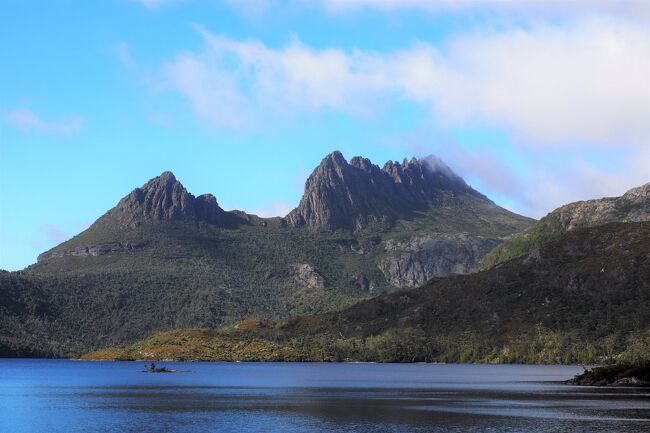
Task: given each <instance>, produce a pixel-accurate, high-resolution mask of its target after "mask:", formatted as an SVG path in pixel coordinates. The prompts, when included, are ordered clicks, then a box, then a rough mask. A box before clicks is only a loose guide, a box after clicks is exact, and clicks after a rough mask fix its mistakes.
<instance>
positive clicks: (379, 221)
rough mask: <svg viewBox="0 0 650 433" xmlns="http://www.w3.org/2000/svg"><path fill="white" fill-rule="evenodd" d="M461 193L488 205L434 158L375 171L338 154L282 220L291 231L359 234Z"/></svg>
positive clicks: (328, 158) (321, 167) (328, 159)
mask: <svg viewBox="0 0 650 433" xmlns="http://www.w3.org/2000/svg"><path fill="white" fill-rule="evenodd" d="M462 195H469V196H472V197H474V198H478V199H479V200H483V201H485V202H489V203H491V202H490V201H489V200H488V199H487V198H486V197H485V196H483V195H482V194H480V193H479V192H477V191H475V190H474V189H472V188H471V187H470V186H469V185H467V184H466V183H465V181H464V180H463V179H462V178H461V177H460V176H458V175H457V174H455V173H454V172H453V171H452V170H451V169H450V168H449V167H448V166H447V165H446V164H445V163H444V162H442V161H441V160H440V159H438V158H437V157H435V156H429V157H427V158H424V159H415V158H412V159H411V160H410V161H409V160H406V159H405V160H404V161H403V162H402V163H401V164H400V163H399V162H392V161H389V162H387V163H386V164H385V165H384V167H383V168H379V167H378V166H377V165H375V164H373V163H372V162H371V161H370V160H369V159H367V158H361V157H354V158H352V159H351V160H350V162H349V163H348V162H347V161H346V160H345V158H344V157H343V155H342V154H341V152H339V151H336V152H332V153H331V154H329V155H327V156H326V157H325V158H324V159H323V160H322V162H321V163H320V165H319V166H318V167H317V168H316V169H315V170H314V172H313V173H312V174H311V175H310V176H309V178H308V179H307V182H306V184H305V193H304V195H303V197H302V199H301V200H300V204H299V205H298V207H297V208H296V209H294V210H293V211H292V212H291V213H289V215H287V217H286V218H287V222H288V223H289V224H290V225H292V226H295V227H302V226H307V227H313V228H321V229H327V230H336V229H350V230H355V231H358V230H363V229H367V228H369V227H373V226H380V227H381V226H389V225H392V223H394V222H395V221H396V220H397V219H400V218H411V217H413V215H414V212H416V211H425V210H427V209H428V208H430V207H432V206H441V205H449V204H451V203H453V202H454V199H456V198H457V197H459V196H462Z"/></svg>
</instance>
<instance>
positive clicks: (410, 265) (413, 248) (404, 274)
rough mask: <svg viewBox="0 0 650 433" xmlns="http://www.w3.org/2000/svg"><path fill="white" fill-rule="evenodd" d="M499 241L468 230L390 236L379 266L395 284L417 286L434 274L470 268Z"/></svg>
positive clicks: (442, 274)
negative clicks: (404, 239)
mask: <svg viewBox="0 0 650 433" xmlns="http://www.w3.org/2000/svg"><path fill="white" fill-rule="evenodd" d="M498 243H499V241H498V240H496V239H486V238H482V237H478V236H472V235H469V234H466V233H463V234H459V235H438V236H416V237H413V238H410V239H408V240H406V241H395V240H389V241H387V242H386V243H385V252H386V255H385V256H384V258H383V259H381V260H380V261H379V263H378V264H377V266H378V267H379V270H381V272H382V273H383V274H384V277H386V279H387V280H388V281H389V282H390V283H391V284H392V285H393V286H395V287H398V288H411V287H418V286H421V285H422V284H424V283H426V282H427V281H429V280H431V279H433V278H437V277H446V276H447V275H450V274H467V273H469V272H471V271H472V270H474V268H475V266H476V264H477V263H478V262H479V260H480V259H481V258H482V257H483V256H484V255H485V254H487V252H488V251H490V250H491V249H492V248H494V247H495V246H496V245H497V244H498Z"/></svg>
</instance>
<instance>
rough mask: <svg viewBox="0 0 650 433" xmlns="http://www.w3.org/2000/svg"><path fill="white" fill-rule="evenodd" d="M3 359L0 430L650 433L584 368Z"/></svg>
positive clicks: (645, 405)
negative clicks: (580, 383) (155, 367)
mask: <svg viewBox="0 0 650 433" xmlns="http://www.w3.org/2000/svg"><path fill="white" fill-rule="evenodd" d="M159 366H165V367H167V368H173V369H177V370H189V372H182V373H175V374H162V373H161V374H146V373H142V372H141V370H142V369H143V367H144V363H143V362H81V361H67V360H28V359H21V360H9V359H5V360H0V431H1V432H11V433H21V432H39V433H40V432H61V433H63V432H66V433H68V432H171V431H177V432H213V431H214V432H222V433H223V432H283V433H291V432H309V433H312V432H447V431H455V432H583V431H589V432H647V431H649V429H650V390H647V389H646V390H644V389H633V388H619V387H616V388H598V387H574V386H569V385H563V384H561V383H558V381H561V380H564V379H568V378H570V377H572V376H573V375H574V374H575V373H578V372H580V371H581V368H580V367H576V366H521V365H455V364H324V363H313V364H312V363H198V362H197V363H181V362H164V363H160V364H159Z"/></svg>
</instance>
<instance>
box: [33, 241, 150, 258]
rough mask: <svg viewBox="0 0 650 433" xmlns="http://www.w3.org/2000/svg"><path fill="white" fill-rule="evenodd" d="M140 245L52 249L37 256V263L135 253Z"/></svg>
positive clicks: (123, 244) (114, 244) (120, 244)
mask: <svg viewBox="0 0 650 433" xmlns="http://www.w3.org/2000/svg"><path fill="white" fill-rule="evenodd" d="M141 246H142V245H140V244H137V243H131V242H124V243H122V242H111V243H107V244H101V245H82V246H77V247H74V248H70V249H65V248H62V249H54V250H50V251H47V252H45V253H43V254H40V255H39V256H38V259H37V261H39V262H42V261H44V260H49V259H53V258H57V257H66V256H75V257H87V256H94V257H96V256H103V255H106V254H110V253H115V252H119V251H135V250H136V249H138V248H140V247H141Z"/></svg>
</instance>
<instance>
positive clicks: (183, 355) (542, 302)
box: [88, 222, 650, 363]
mask: <svg viewBox="0 0 650 433" xmlns="http://www.w3.org/2000/svg"><path fill="white" fill-rule="evenodd" d="M148 357H151V358H177V359H206V360H216V359H225V360H238V359H243V360H256V359H257V360H362V361H447V362H450V361H451V362H477V361H479V362H526V363H540V362H541V363H575V362H582V363H592V362H603V361H607V360H626V361H631V362H639V361H640V360H643V359H646V360H647V359H648V358H649V357H650V222H644V223H627V224H621V223H612V224H607V225H602V226H598V227H595V228H581V229H576V230H573V231H570V232H568V233H565V234H564V235H561V236H560V237H559V238H558V239H556V240H554V241H551V242H548V243H546V244H544V245H543V246H542V247H540V248H539V250H536V251H535V252H534V253H533V254H530V255H528V256H526V257H520V258H517V259H514V260H512V261H509V262H508V263H505V264H503V265H502V266H500V267H498V268H494V269H490V270H487V271H483V272H479V273H474V274H470V275H459V276H453V277H447V278H444V279H438V280H433V281H431V282H430V283H428V284H427V285H425V286H423V287H420V288H418V289H414V290H409V291H405V292H400V293H394V294H386V295H382V296H380V297H378V298H375V299H371V300H368V301H364V302H361V303H358V304H356V305H354V306H352V307H350V308H347V309H344V310H342V311H341V312H334V313H328V314H322V315H316V316H304V317H298V318H294V319H289V320H284V321H279V322H271V321H265V320H248V321H243V322H240V323H239V324H237V325H235V326H232V327H226V328H222V329H220V330H176V331H170V332H165V333H162V334H158V335H154V336H153V337H150V338H148V339H147V340H144V341H142V342H140V343H137V344H135V345H132V346H127V347H124V348H117V349H108V350H103V351H99V352H97V353H94V354H90V355H88V358H91V359H98V358H117V359H133V358H137V359H140V358H148Z"/></svg>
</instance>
